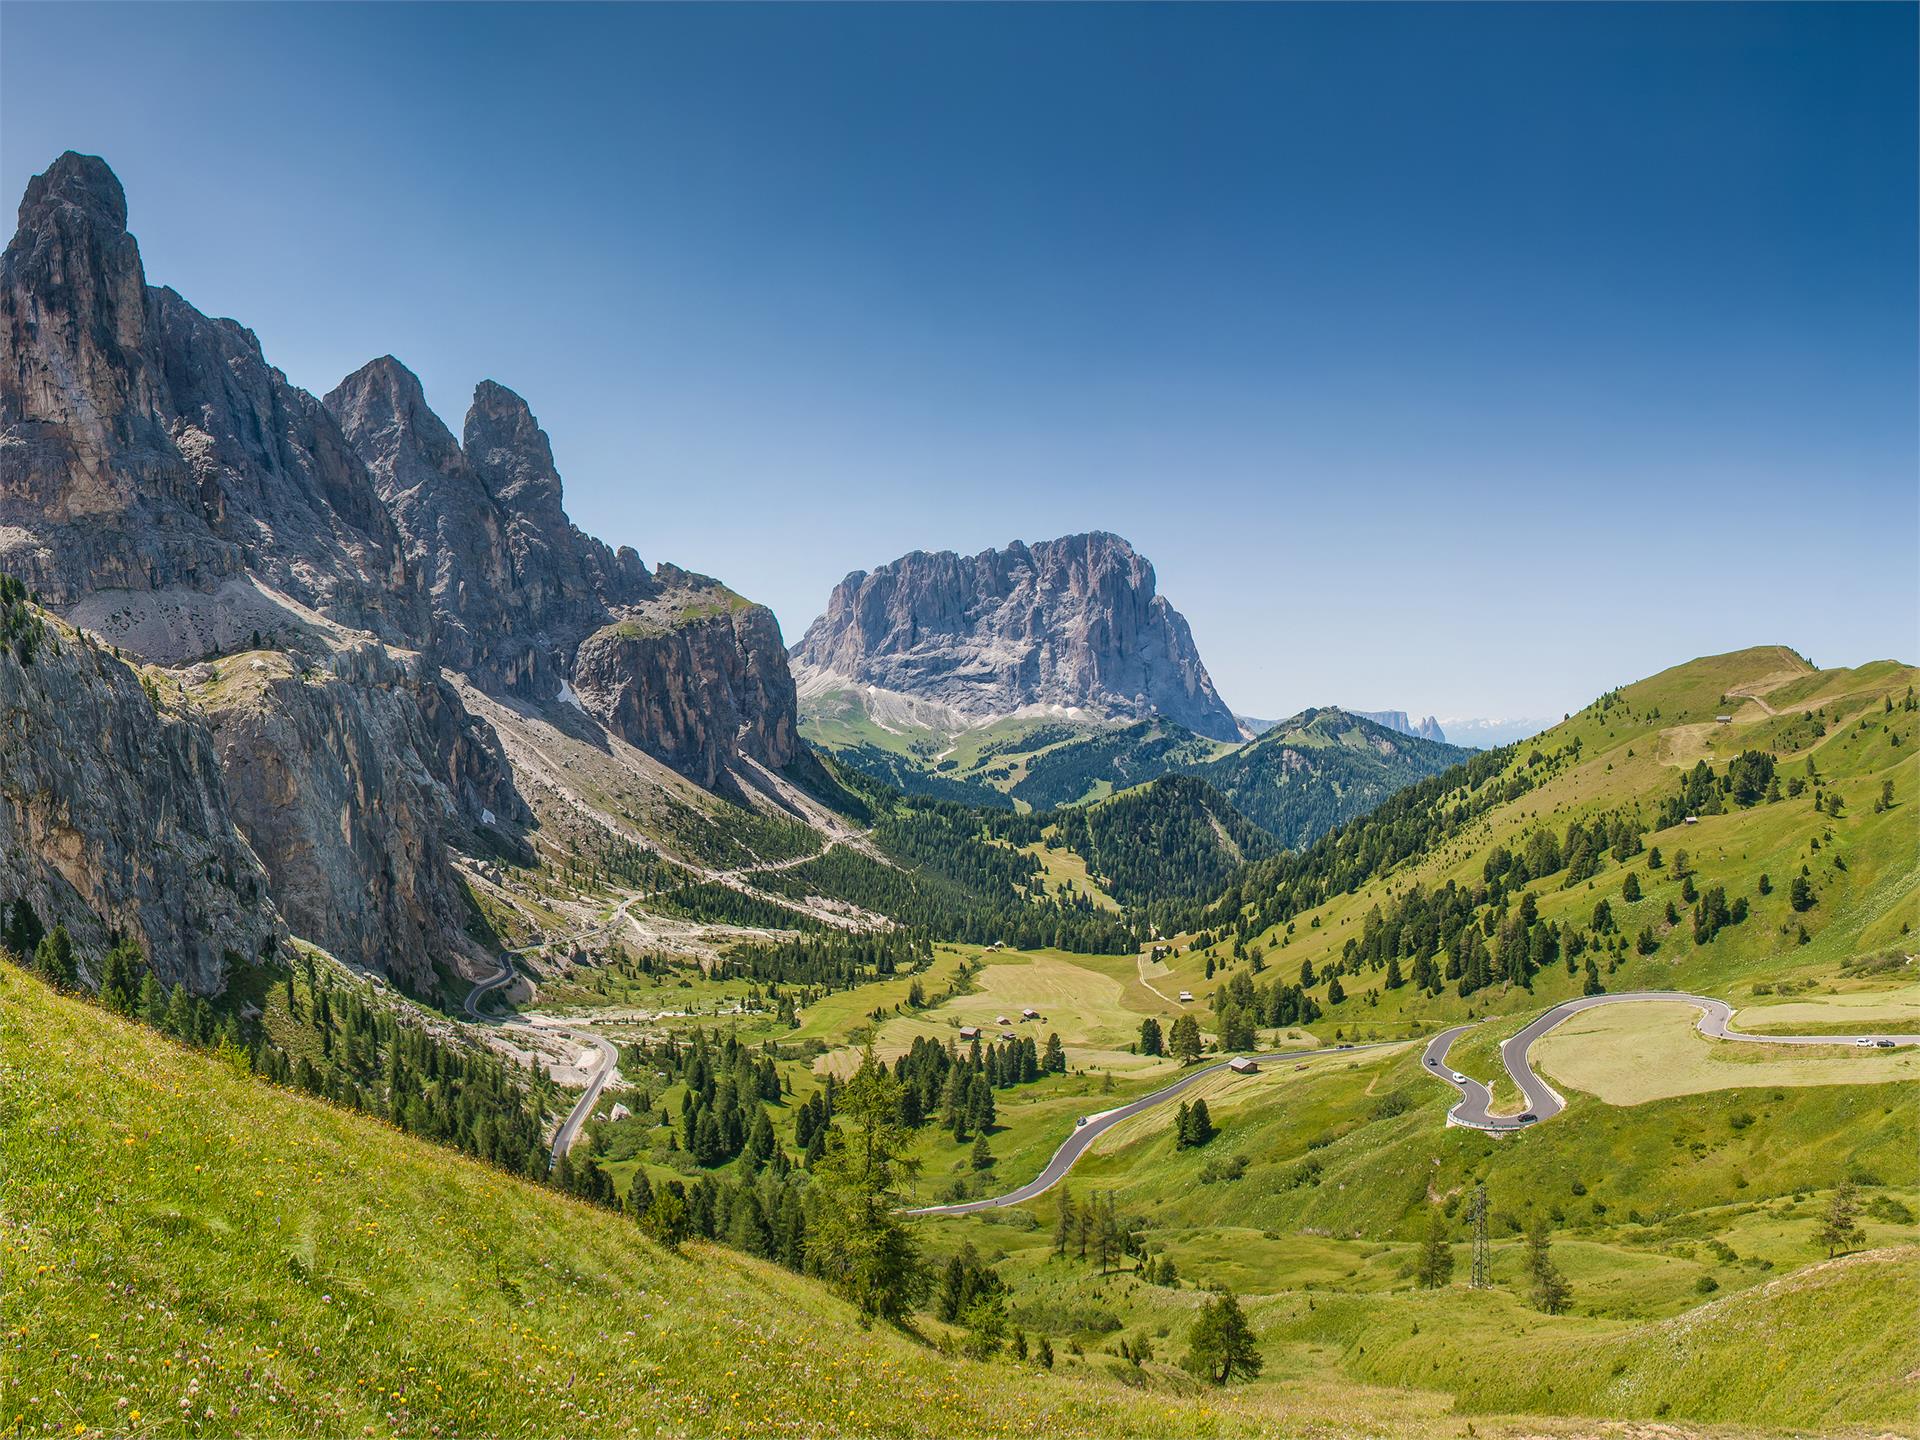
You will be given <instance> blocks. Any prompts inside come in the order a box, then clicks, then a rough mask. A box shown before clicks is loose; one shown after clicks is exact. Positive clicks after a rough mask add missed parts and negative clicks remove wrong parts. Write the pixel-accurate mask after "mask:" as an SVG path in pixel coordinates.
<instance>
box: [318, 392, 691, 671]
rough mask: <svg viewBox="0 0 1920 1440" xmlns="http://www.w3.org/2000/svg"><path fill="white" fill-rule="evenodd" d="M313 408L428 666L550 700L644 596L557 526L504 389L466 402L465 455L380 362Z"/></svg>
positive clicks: (566, 525)
mask: <svg viewBox="0 0 1920 1440" xmlns="http://www.w3.org/2000/svg"><path fill="white" fill-rule="evenodd" d="M326 406H327V409H328V411H329V412H330V413H331V414H332V415H333V416H334V417H335V418H336V419H337V420H338V421H339V424H340V427H341V429H342V431H343V432H344V433H345V435H346V437H347V440H348V442H349V443H350V444H351V445H352V446H353V449H354V451H355V453H356V454H357V455H358V456H359V457H360V459H361V460H362V461H363V462H364V463H365V464H366V466H367V470H368V473H369V474H370V475H371V476H372V477H373V481H374V485H375V487H376V489H377V490H378V493H379V495H380V498H381V499H382V500H383V501H384V502H385V504H386V505H387V506H388V507H389V508H390V510H391V511H392V514H393V518H394V521H395V523H396V524H397V525H398V526H399V529H400V532H401V534H402V536H403V537H404V542H405V547H406V552H407V557H408V560H409V562H410V564H411V565H412V566H413V568H414V569H415V570H416V571H418V572H419V573H420V574H421V575H422V576H423V577H424V580H425V583H426V586H427V590H428V594H429V596H430V603H431V606H432V610H433V623H432V626H431V634H430V644H431V648H432V653H433V655H434V656H435V658H436V659H439V660H440V661H441V662H442V663H444V664H446V665H448V666H449V667H451V668H453V669H456V670H459V671H461V672H463V673H465V674H468V675H470V676H472V677H473V678H474V679H476V680H478V681H479V682H481V683H483V684H487V685H490V686H492V687H494V688H498V689H504V690H508V691H511V692H513V693H516V694H519V695H523V696H525V697H527V698H530V699H539V700H550V699H552V698H553V695H554V693H555V691H556V690H557V689H558V688H559V685H560V682H561V680H563V679H564V678H565V677H566V674H567V671H568V668H569V665H570V663H571V660H572V656H573V651H574V649H575V647H576V646H577V645H578V644H579V642H580V640H581V639H582V638H583V637H584V636H586V635H587V634H589V633H591V632H592V631H593V630H595V629H598V628H599V627H600V626H602V625H604V624H606V623H607V622H608V620H609V618H610V613H611V608H612V607H615V606H619V605H624V604H630V603H635V602H639V601H643V600H645V599H647V598H649V597H650V596H651V595H652V594H653V593H654V590H655V588H656V587H655V585H654V583H653V580H652V578H651V577H650V576H649V575H648V574H647V571H646V569H645V567H644V566H643V565H642V564H641V563H640V557H639V556H638V555H636V554H635V553H634V552H633V551H632V550H630V549H625V548H623V549H621V550H620V551H619V552H618V553H616V552H614V551H612V550H610V549H609V548H608V547H607V546H605V545H603V544H601V543H600V542H599V541H598V540H595V539H593V538H592V537H591V536H589V535H585V534H583V533H582V532H581V531H580V530H579V529H578V528H577V527H576V526H574V524H573V523H572V522H571V521H570V520H568V518H567V515H566V511H565V510H564V509H563V508H562V506H561V503H560V502H561V486H560V476H559V473H558V471H557V470H555V468H554V464H553V451H552V447H551V446H550V445H549V443H548V441H547V437H546V434H545V432H544V431H542V430H541V429H540V427H539V425H538V424H537V423H536V422H535V421H534V418H533V414H532V412H531V411H530V410H529V409H528V408H527V404H526V402H525V401H524V400H522V399H521V398H520V397H519V396H518V395H515V394H514V393H513V392H512V391H511V390H508V389H506V388H505V387H504V386H501V385H497V384H495V383H494V382H492V381H490V380H489V381H484V382H482V384H481V385H480V386H479V388H478V389H477V390H476V392H475V395H474V403H473V408H472V410H471V411H470V412H469V413H468V415H467V422H466V431H467V446H466V448H465V449H463V448H462V446H461V444H460V443H459V442H457V441H455V439H454V438H453V434H452V432H451V431H449V430H448V429H447V427H446V426H445V425H444V424H442V423H441V421H440V417H439V416H437V415H435V414H434V413H433V411H432V410H430V409H429V408H428V407H427V402H426V397H425V395H424V394H423V393H422V391H421V388H420V382H419V380H418V379H417V378H416V377H415V376H414V374H413V372H412V371H410V370H408V369H407V368H406V366H404V365H402V364H401V363H400V362H399V361H398V360H395V359H394V358H393V357H392V356H390V355H389V356H383V357H382V358H380V359H378V360H375V361H372V362H371V363H369V364H367V365H365V366H363V367H362V368H361V369H359V370H357V371H355V372H354V373H353V374H352V375H349V376H348V377H347V378H346V379H345V380H343V381H341V382H340V384H339V386H338V387H337V388H336V389H334V390H333V391H332V392H331V393H330V394H329V395H328V396H327V398H326Z"/></svg>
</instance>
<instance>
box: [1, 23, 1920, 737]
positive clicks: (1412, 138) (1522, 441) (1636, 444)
mask: <svg viewBox="0 0 1920 1440" xmlns="http://www.w3.org/2000/svg"><path fill="white" fill-rule="evenodd" d="M1915 46H1916V11H1915V8H1914V7H1912V6H1910V5H1864V6H1846V5H1812V6H1804V7H1803V6H1795V5H1759V6H1753V7H1743V6H1736V5H1698V6H1682V7H1674V8H1667V7H1663V6H1659V5H1626V6H1617V7H1615V6H1605V5H1577V6H1576V5H1564V6H1551V7H1540V8H1534V7H1529V6H1524V5H1498V6H1489V7H1484V8H1449V7H1446V6H1443V5H1425V6H1417V7H1413V8H1396V7H1391V6H1386V5H1353V6H1347V7H1333V8H1324V7H1311V6H1297V7H1270V8H1261V7H1244V8H1243V7H1235V8H1218V9H1215V8H1201V7H1196V6H1180V7H1168V8H1160V7H1150V6H1127V7H1118V8H1099V7H1092V6H1074V7H1065V8H1038V7H1007V6H981V7H971V8H939V7H933V6H921V5H915V6H890V7H881V6H857V7H846V8H806V7H799V6H782V7H776V8H771V9H761V8H746V7H704V8H674V7H664V6H639V7H631V8H624V7H616V6H590V7H585V8H578V9H572V8H563V7H560V6H551V5H543V6H537V7H532V8H517V7H511V6H485V7H480V8H474V9H467V8H461V7H458V6H453V5H427V6H419V7H404V6H372V7H365V8H362V7H357V6H350V5H305V6H293V5H287V6H264V7H259V8H253V7H248V6H241V5H220V6H214V7H211V8H193V7H185V6H172V5H135V6H132V7H129V8H95V7H90V6H86V5H78V4H61V5H24V4H15V3H8V4H6V5H5V6H4V9H0V182H3V184H4V190H5V192H6V194H7V195H9V196H17V195H18V194H19V193H20V191H21V189H22V188H23V187H24V185H25V183H26V180H27V178H28V176H29V175H31V174H33V173H35V172H37V171H39V170H42V169H44V168H45V167H46V165H47V163H48V162H49V161H51V160H52V159H53V157H54V156H55V155H57V154H58V153H59V152H60V151H62V150H64V149H76V150H81V151H87V152H92V153H96V154H100V155H103V156H105V157H106V158H107V160H108V161H109V163H111V164H112V165H113V166H114V168H115V169H116V171H117V172H118V173H119V175H120V177H121V179H122V181H123V182H124V183H125V185H126V188H127V191H128V198H129V204H130V207H131V211H132V228H133V230H134V233H135V234H136V235H137V236H138V237H139V239H140V242H141V247H142V251H143V254H144V256H145V259H146V264H147V271H148V277H149V279H150V280H151V281H152V282H154V283H156V284H170V285H172V286H174V287H175V288H176V289H178V290H179V291H180V292H181V293H182V294H184V295H185V296H186V297H187V298H188V299H189V300H191V301H192V302H193V303H195V304H196V305H198V306H199V307H200V308H201V309H203V310H206V311H208V312H210V313H213V314H217V315H232V316H235V317H237V318H239V319H241V320H242V321H243V322H244V323H246V324H247V325H249V326H251V327H253V329H254V330H256V331H257V332H258V334H259V336H260V338H261V341H262V344H263V345H264V347H265V349H266V352H267V355H268V357H269V358H270V359H271V360H273V361H274V362H275V363H277V364H278V365H280V366H281V367H282V368H283V369H284V370H285V371H286V372H287V374H288V375H289V376H290V377H291V378H292V379H293V380H294V381H295V382H296V383H298V384H301V385H304V386H306V387H307V388H309V389H312V390H315V391H325V390H326V389H328V388H330V387H331V386H332V385H333V384H335V383H336V382H337V381H338V380H339V378H340V377H341V376H342V375H344V374H346V373H347V372H349V371H350V370H352V369H354V368H356V367H357V366H359V365H360V364H362V363H363V362H365V361H366V360H367V359H369V358H371V357H373V356H375V355H379V354H382V353H385V352H392V353H393V354H396V355H398V356H399V357H400V358H401V359H402V360H404V361H405V362H406V363H407V364H409V365H410V366H412V367H413V369H414V370H416V371H417V372H418V373H419V374H420V376H421V378H422V379H423V380H424V382H425V384H426V387H427V392H428V395H429V398H430V399H431V401H432V402H433V404H434V406H435V408H436V409H438V410H439V411H440V412H441V414H442V415H443V416H444V417H445V418H446V420H447V421H448V423H449V424H450V425H451V426H452V427H453V429H454V430H455V432H456V433H457V432H458V430H459V428H460V421H461V417H462V416H463V415H464V413H465V410H466V405H467V402H468V400H469V399H470V397H471V394H472V387H473V385H474V382H475V381H477V380H479V379H481V378H483V377H491V378H493V379H497V380H499V381H500V382H501V383H503V384H506V385H509V386H511V387H513V388H514V389H516V390H519V391H520V392H521V393H522V394H524V395H525V396H526V397H527V398H528V400H529V401H530V402H531V403H532V405H533V407H534V410H535V412H536V413H537V414H538V415H539V416H540V419H541V421H542V423H543V424H544V425H545V427H546V429H547V431H548V433H549V434H550V435H551V436H552V437H553V441H554V449H555V453H556V455H557V456H558V459H559V462H560V466H561V470H562V472H563V474H564V476H565V478H566V482H567V495H568V502H569V508H570V509H571V511H572V513H573V515H574V517H575V519H576V520H577V521H578V522H579V523H581V524H582V525H583V526H584V527H586V528H587V529H589V530H592V531H594V532H595V533H597V534H599V535H601V536H602V537H604V538H605V539H607V540H609V541H612V542H615V543H629V544H632V545H634V546H635V547H636V548H637V549H638V550H639V551H640V553H641V554H642V556H644V557H645V558H646V559H647V560H648V561H649V562H652V561H657V560H662V559H670V560H672V561H674V562H676V563H678V564H681V565H685V566H688V567H689V568H693V569H698V570H703V571H707V572H709V573H712V574H716V575H719V576H721V577H722V578H724V579H726V580H727V581H728V582H729V583H731V584H733V585H734V586H735V587H736V588H738V589H740V590H742V591H743V592H745V593H746V594H748V595H750V596H753V597H755V598H757V599H761V600H764V601H766V602H767V603H769V604H771V605H772V606H773V607H774V609H775V610H776V612H777V613H778V615H779V617H780V621H781V624H782V626H783V627H784V629H785V631H786V633H787V636H788V638H789V640H792V639H796V638H798V635H799V632H800V631H801V630H802V629H803V628H804V627H805V626H806V624H807V623H808V622H809V621H810V620H811V619H812V618H813V616H814V615H815V614H816V613H818V611H819V610H820V609H821V607H822V604H823V602H824V601H825V599H826V596H827V593H828V591H829V589H830V588H831V587H832V585H833V584H834V583H835V582H836V581H837V580H838V579H839V578H840V577H841V576H842V575H843V574H844V573H845V572H847V571H849V570H853V569H868V568H872V567H874V566H876V565H878V564H881V563H883V562H885V561H887V560H889V559H891V558H893V557H894V556H896V555H898V554H900V553H902V552H904V551H906V550H910V549H914V548H924V549H943V548H944V549H957V550H961V551H973V550H979V549H984V548H986V547H987V546H990V545H999V544H1004V543H1005V542H1007V541H1008V540H1011V539H1014V538H1016V537H1019V538H1024V539H1029V540H1032V539H1040V538H1044V537H1048V536H1052V535H1056V534H1061V533H1065V532H1069V531H1076V530H1085V529H1093V528H1101V529H1109V530H1114V531H1117V532H1119V533H1120V534H1123V535H1126V536H1128V537H1129V538H1130V539H1132V540H1133V541H1134V543H1135V544H1136V545H1137V546H1138V547H1139V548H1140V549H1141V550H1142V551H1143V552H1144V553H1146V554H1147V555H1148V556H1150V557H1151V558H1152V559H1153V561H1154V562H1155V564H1156V566H1157V568H1158V571H1159V575H1160V581H1161V588H1162V590H1163V592H1164V593H1165V594H1167V595H1168V596H1169V597H1170V598H1171V599H1172V601H1173V602H1174V603H1175V604H1176V605H1177V606H1179V607H1180V608H1181V609H1182V610H1183V611H1184V612H1185V613H1186V615H1187V616H1188V618H1189V619H1190V620H1191V621H1192V624H1193V630H1194V634H1195V636H1196V637H1197V639H1198V641H1199V644H1200V648H1201V651H1202V654H1203V656H1204V657H1205V659H1206V661H1207V663H1208V665H1209V667H1210V668H1211V670H1212V672H1213V674H1214V677H1215V680H1216V682H1217V683H1218V685H1219V687H1220V689H1221V692H1222V693H1223V694H1224V695H1225V696H1226V698H1227V700H1228V702H1229V703H1230V704H1231V705H1233V706H1234V707H1235V708H1236V709H1239V710H1241V711H1243V712H1249V713H1253V714H1265V715H1276V714H1283V713H1289V712H1291V711H1293V710H1296V709H1298V708H1300V707H1301V706H1303V705H1307V704H1324V703H1329V702H1339V703H1345V704H1350V705H1354V706H1360V707H1367V708H1386V707H1396V708H1406V709H1409V710H1413V711H1416V712H1427V711H1433V712H1437V713H1439V714H1442V715H1500V714H1511V713H1523V714H1529V715H1537V714H1547V713H1552V714H1557V713H1558V712H1560V711H1562V710H1565V709H1567V708H1569V707H1572V706H1576V705H1579V704H1580V703H1582V702H1584V701H1585V700H1586V699H1588V698H1590V697H1591V696H1593V695H1594V694H1596V693H1598V692H1599V691H1600V690H1602V689H1604V688H1606V687H1607V686H1608V685H1611V684H1613V683H1616V682H1619V681H1624V680H1630V679H1635V678H1638V677H1640V676H1641V675H1644V674H1646V673H1649V672H1651V671H1653V670H1656V669H1658V668H1660V667H1662V666H1664V665H1667V664H1670V663H1673V662H1675V661H1678V660H1682V659H1685V658H1688V657H1690V656H1693V655H1695V654H1699V653H1703V652H1709V651H1717V650H1724V649H1731V648H1735V647H1738V646H1742V645H1748V644H1757V643H1769V642H1782V643H1786V644H1791V645H1793V646H1795V647H1797V648H1799V649H1800V650H1802V651H1803V652H1805V653H1807V654H1809V655H1811V657H1812V658H1813V659H1814V660H1815V661H1817V662H1819V663H1821V664H1842V663H1855V662H1859V661H1863V660H1867V659H1872V658H1878V657H1882V656H1887V655H1896V656H1898V657H1899V658H1902V659H1907V660H1913V659H1915V658H1917V657H1920V634H1916V628H1917V627H1920V580H1916V573H1917V572H1920V563H1917V552H1920V498H1917V490H1920V481H1917V480H1916V466H1917V465H1920V450H1917V445H1920V442H1917V440H1916V428H1917V425H1920V419H1917V414H1916V390H1917V388H1920V374H1917V371H1916V359H1915V350H1916V280H1915V258H1916V220H1915V210H1916V184H1915V174H1916V164H1917V157H1916V142H1915V134H1916V98H1915V65H1914V56H1915Z"/></svg>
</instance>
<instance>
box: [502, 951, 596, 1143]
mask: <svg viewBox="0 0 1920 1440" xmlns="http://www.w3.org/2000/svg"><path fill="white" fill-rule="evenodd" d="M514 973H515V972H514V968H513V960H512V958H511V956H509V958H508V959H507V961H506V963H505V964H504V965H502V966H501V967H500V973H499V974H498V975H490V976H488V977H487V978H486V979H485V980H482V981H481V982H480V983H479V984H477V985H475V986H474V987H473V989H471V990H469V991H468V992H467V1007H466V1008H467V1016H468V1018H469V1019H470V1020H472V1021H473V1022H474V1023H475V1024H476V1025H500V1026H511V1025H517V1026H524V1027H525V1028H527V1029H529V1030H542V1031H547V1032H550V1033H556V1034H561V1035H566V1036H568V1037H570V1038H571V1039H574V1040H577V1041H579V1042H580V1043H581V1044H583V1045H591V1046H592V1047H593V1049H594V1050H595V1051H596V1052H597V1053H598V1054H599V1057H600V1064H599V1067H598V1068H597V1069H596V1070H595V1071H594V1072H593V1074H592V1075H591V1076H590V1077H589V1078H588V1080H587V1088H586V1089H585V1090H583V1091H581V1093H580V1098H579V1100H578V1101H576V1102H575V1104H574V1107H573V1109H572V1110H570V1111H568V1112H567V1118H566V1119H565V1120H562V1121H561V1122H560V1128H559V1129H558V1130H556V1131H554V1132H553V1148H552V1149H551V1150H550V1151H549V1152H548V1153H547V1169H549V1170H551V1169H553V1167H554V1166H556V1165H558V1164H559V1163H560V1157H561V1156H562V1155H564V1154H566V1153H567V1151H569V1150H571V1149H572V1148H573V1142H574V1141H575V1140H576V1139H578V1138H579V1135H580V1127H581V1126H582V1125H584V1124H586V1121H587V1116H589V1115H591V1114H592V1113H593V1106H594V1102H595V1101H596V1100H598V1099H599V1098H600V1092H601V1091H602V1090H604V1089H606V1086H607V1081H609V1080H611V1079H612V1078H613V1072H614V1067H615V1066H617V1065H618V1064H619V1063H620V1051H619V1050H618V1048H616V1047H615V1045H614V1043H613V1042H612V1041H611V1040H609V1039H607V1038H606V1037H605V1036H602V1035H596V1034H594V1032H593V1031H591V1030H570V1029H567V1028H566V1027H565V1026H562V1025H556V1024H542V1023H541V1022H539V1021H537V1020H528V1019H526V1018H525V1017H524V1016H520V1015H484V1014H482V1013H481V1011H480V1000H481V997H482V996H485V995H490V994H492V993H493V992H494V991H495V990H498V989H500V988H501V987H503V986H505V985H507V984H510V983H511V982H512V980H513V978H514Z"/></svg>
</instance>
